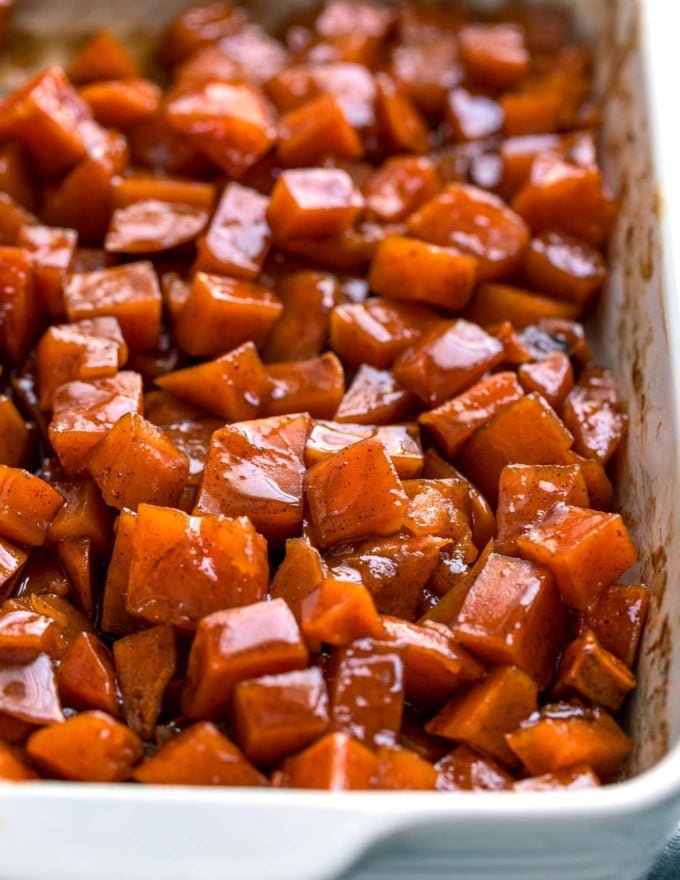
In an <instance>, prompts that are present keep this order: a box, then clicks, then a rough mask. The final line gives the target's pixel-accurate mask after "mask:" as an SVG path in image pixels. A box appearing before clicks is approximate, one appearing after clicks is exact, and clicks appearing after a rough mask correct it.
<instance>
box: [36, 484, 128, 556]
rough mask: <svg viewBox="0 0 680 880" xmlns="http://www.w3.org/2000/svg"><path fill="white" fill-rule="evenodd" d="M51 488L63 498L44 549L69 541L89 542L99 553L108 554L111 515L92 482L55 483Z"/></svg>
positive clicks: (49, 529) (48, 531)
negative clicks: (62, 503) (76, 539)
mask: <svg viewBox="0 0 680 880" xmlns="http://www.w3.org/2000/svg"><path fill="white" fill-rule="evenodd" d="M52 486H53V487H54V488H55V489H56V490H57V491H58V492H59V493H60V494H61V495H62V496H63V497H64V499H65V503H64V506H63V507H62V508H61V509H60V510H59V512H58V513H57V515H56V517H55V518H54V520H53V521H52V523H51V525H50V527H49V528H48V530H47V536H46V539H45V545H46V546H48V547H54V546H55V545H56V544H57V543H58V542H59V541H63V540H66V539H69V538H89V539H90V540H91V541H92V544H93V546H94V547H95V549H97V550H105V549H106V548H107V547H108V546H109V543H110V541H111V525H112V516H111V511H110V510H109V509H108V508H107V506H106V504H104V502H103V500H102V497H101V494H100V492H99V490H98V489H97V486H96V484H95V483H94V482H93V481H92V480H74V481H66V480H55V481H53V482H52Z"/></svg>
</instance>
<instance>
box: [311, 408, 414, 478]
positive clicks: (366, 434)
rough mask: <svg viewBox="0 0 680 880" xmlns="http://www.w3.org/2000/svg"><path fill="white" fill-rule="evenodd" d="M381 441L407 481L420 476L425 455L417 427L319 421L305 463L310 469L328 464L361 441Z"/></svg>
mask: <svg viewBox="0 0 680 880" xmlns="http://www.w3.org/2000/svg"><path fill="white" fill-rule="evenodd" d="M369 438H375V439H376V440H379V441H380V442H381V443H382V445H383V447H384V448H385V452H386V453H387V455H388V456H389V458H390V459H391V461H392V464H393V465H394V469H395V470H396V472H397V474H398V475H399V476H400V477H401V478H402V479H404V480H406V479H413V478H414V477H418V476H420V472H421V470H422V468H423V452H422V449H421V446H420V439H419V434H418V428H417V426H416V425H409V424H406V425H385V426H379V425H378V426H376V425H351V424H339V423H337V422H327V421H317V422H315V423H314V425H313V427H312V431H311V433H310V435H309V439H308V441H307V447H306V449H305V460H306V462H307V466H308V467H312V466H313V465H315V464H318V463H319V462H322V461H326V460H327V459H329V458H331V456H333V455H335V454H336V453H338V452H340V451H341V450H344V449H347V447H349V446H352V445H353V444H354V443H358V442H359V441H360V440H367V439H369Z"/></svg>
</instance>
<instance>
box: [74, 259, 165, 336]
mask: <svg viewBox="0 0 680 880" xmlns="http://www.w3.org/2000/svg"><path fill="white" fill-rule="evenodd" d="M64 301H65V303H66V314H67V316H68V319H69V321H79V320H81V318H97V317H101V316H109V317H112V318H116V319H117V321H118V323H119V324H120V328H121V330H122V331H123V336H124V337H125V341H126V342H127V344H128V345H129V346H130V348H133V349H137V348H139V349H153V348H157V347H158V341H159V336H160V322H161V306H162V298H161V293H160V289H159V286H158V278H157V277H156V272H155V271H154V268H153V266H152V265H151V263H148V262H140V263H128V264H127V265H125V266H114V267H113V268H111V269H100V270H96V271H94V272H80V273H77V274H73V275H71V277H70V278H69V280H68V282H67V284H66V287H65V290H64Z"/></svg>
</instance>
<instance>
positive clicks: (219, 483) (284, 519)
mask: <svg viewBox="0 0 680 880" xmlns="http://www.w3.org/2000/svg"><path fill="white" fill-rule="evenodd" d="M310 426H311V425H310V419H309V416H308V415H306V414H305V415H301V416H275V417H273V418H269V419H258V420H257V421H254V422H239V423H237V424H235V425H228V426H227V427H226V428H222V430H220V431H216V432H215V433H214V434H213V436H212V440H211V441H210V452H209V453H208V459H207V461H206V465H205V473H204V474H203V481H202V483H201V488H200V491H199V494H198V498H197V499H196V507H195V511H196V513H222V514H225V515H226V516H237V515H238V516H248V517H249V518H250V520H251V522H252V523H253V525H254V526H255V528H256V529H258V531H260V532H261V533H262V534H263V535H264V536H265V537H266V538H268V539H269V540H271V541H273V542H274V543H279V544H281V543H283V541H284V540H285V539H286V538H292V537H294V536H295V535H296V534H297V533H298V531H299V529H300V526H301V524H302V501H303V498H302V481H303V478H304V475H305V465H304V450H305V443H306V442H307V435H308V434H309V430H310Z"/></svg>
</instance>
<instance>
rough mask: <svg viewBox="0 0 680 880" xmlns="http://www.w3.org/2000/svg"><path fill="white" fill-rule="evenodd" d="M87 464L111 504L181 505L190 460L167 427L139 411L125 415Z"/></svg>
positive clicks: (94, 451) (92, 453)
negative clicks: (162, 426)
mask: <svg viewBox="0 0 680 880" xmlns="http://www.w3.org/2000/svg"><path fill="white" fill-rule="evenodd" d="M87 469H88V471H89V472H90V474H91V475H92V477H93V479H94V481H95V482H96V483H97V485H98V486H99V488H100V489H101V492H102V495H103V497H104V500H105V501H106V503H107V504H109V505H111V506H112V507H117V508H118V510H122V509H123V508H124V507H127V508H129V509H130V510H136V509H137V506H138V505H139V504H142V503H145V504H160V505H165V506H168V507H173V506H175V505H177V503H178V502H179V500H180V498H181V497H182V492H183V491H184V487H185V485H186V482H187V479H188V476H189V462H188V461H187V457H186V456H185V455H184V454H183V453H182V452H180V451H179V450H178V449H177V447H176V446H175V445H174V443H172V442H171V441H170V440H169V439H168V437H167V436H166V435H165V433H164V432H163V431H162V430H161V429H160V428H157V427H156V426H155V425H153V424H151V422H148V421H147V420H146V419H144V418H142V416H140V415H137V413H128V414H127V415H124V416H122V418H120V419H119V420H118V421H117V422H116V424H115V425H114V426H113V427H112V428H111V430H110V431H109V432H108V433H107V434H106V436H105V437H104V438H103V439H102V440H100V441H99V443H97V445H96V446H94V447H93V448H92V449H91V450H90V452H89V453H88V455H87Z"/></svg>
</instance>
